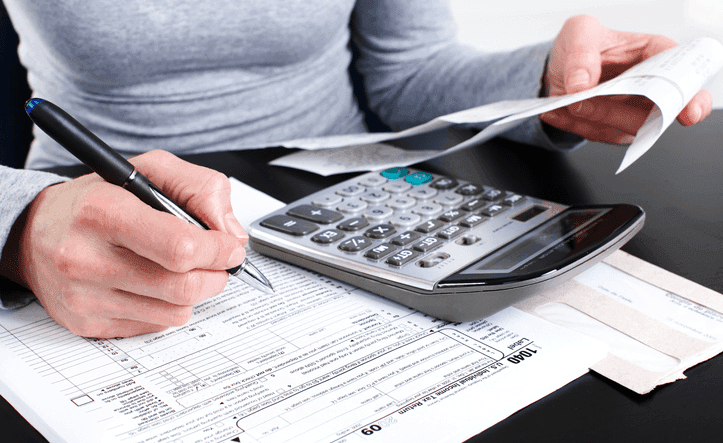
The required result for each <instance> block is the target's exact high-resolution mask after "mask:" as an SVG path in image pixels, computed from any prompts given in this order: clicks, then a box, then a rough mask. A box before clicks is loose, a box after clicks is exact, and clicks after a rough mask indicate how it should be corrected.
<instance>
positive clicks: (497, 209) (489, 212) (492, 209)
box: [480, 205, 507, 217]
mask: <svg viewBox="0 0 723 443" xmlns="http://www.w3.org/2000/svg"><path fill="white" fill-rule="evenodd" d="M506 210H507V208H505V207H504V206H501V205H489V206H488V207H486V208H484V209H483V210H482V211H480V214H482V215H486V216H487V217H494V216H495V215H497V214H499V213H501V212H504V211H506Z"/></svg>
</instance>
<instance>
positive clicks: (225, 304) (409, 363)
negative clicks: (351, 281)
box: [0, 181, 607, 443]
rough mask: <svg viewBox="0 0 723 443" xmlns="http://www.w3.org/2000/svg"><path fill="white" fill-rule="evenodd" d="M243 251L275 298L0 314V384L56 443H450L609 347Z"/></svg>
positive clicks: (227, 297)
mask: <svg viewBox="0 0 723 443" xmlns="http://www.w3.org/2000/svg"><path fill="white" fill-rule="evenodd" d="M233 186H234V189H235V190H234V191H232V199H233V201H234V204H235V206H236V207H239V206H238V205H237V203H238V201H239V199H240V198H241V199H244V198H249V197H248V195H249V194H247V193H246V191H243V190H242V193H241V194H238V187H239V185H238V182H236V181H234V185H233ZM239 195H241V197H239ZM253 198H254V202H255V203H256V202H258V205H254V206H256V207H266V208H268V207H269V206H268V205H266V206H265V205H264V203H263V202H261V201H259V197H258V195H257V196H256V197H253ZM242 201H243V200H242ZM246 201H248V200H246ZM271 206H273V204H271ZM240 215H245V216H247V217H253V218H255V217H257V216H261V215H263V213H254V214H240ZM240 218H241V220H242V223H244V222H245V220H244V218H243V217H240ZM249 255H250V259H251V260H253V262H254V264H255V265H256V266H257V267H259V269H260V270H261V271H262V272H263V273H264V274H265V275H266V276H267V277H269V279H270V280H272V281H273V282H274V286H275V288H276V293H275V294H273V295H266V294H263V293H261V292H259V291H257V290H255V289H253V288H250V287H249V286H247V285H243V284H240V283H238V284H237V283H235V282H234V281H231V282H229V285H228V286H227V287H226V288H225V290H224V291H223V292H222V293H221V294H220V295H219V296H217V297H215V298H212V299H210V300H207V301H204V302H202V303H199V304H198V305H197V306H195V308H194V312H193V316H192V318H191V320H190V321H189V322H188V324H187V325H185V326H183V327H179V328H173V329H169V330H167V331H164V332H162V333H157V334H148V335H144V336H140V337H133V338H123V339H111V340H94V339H86V338H81V337H78V336H75V335H73V334H71V333H70V332H69V331H67V330H66V329H64V328H62V327H61V326H59V325H57V324H56V323H55V322H54V321H53V320H52V319H50V318H49V317H48V316H47V314H46V313H45V311H44V310H43V309H42V307H40V306H39V305H38V304H36V303H33V304H31V305H30V306H28V307H26V308H23V309H20V310H17V311H2V312H0V393H2V395H3V396H4V397H5V398H6V399H7V400H8V401H9V402H11V403H12V404H13V406H15V408H16V409H18V410H19V412H20V413H22V414H23V415H24V416H25V417H26V418H27V419H28V421H30V423H31V424H33V426H35V427H36V428H37V429H38V430H39V431H40V432H41V433H42V434H43V435H45V436H46V438H48V439H49V440H50V441H53V442H56V441H57V442H68V443H70V442H96V441H98V442H137V443H140V442H144V443H161V442H172V443H190V442H259V443H260V442H264V443H265V442H288V441H294V442H307V441H308V442H317V441H318V442H364V441H372V440H373V441H375V442H400V441H435V442H445V441H450V442H454V441H463V440H464V439H467V438H469V437H471V436H473V435H475V434H477V433H479V432H481V431H482V430H484V429H485V428H487V427H489V426H491V425H493V424H494V423H497V422H499V421H500V420H502V419H504V418H505V417H507V416H509V415H511V414H512V413H514V412H515V411H517V410H519V409H521V408H523V407H525V406H526V405H528V404H530V403H532V402H534V401H536V400H538V399H540V398H542V397H544V396H545V395H547V394H548V393H550V392H552V391H554V390H556V389H558V388H560V387H562V386H564V385H565V384H567V383H568V382H570V381H571V380H574V379H575V378H577V377H579V376H580V375H582V374H584V373H585V372H587V370H588V368H589V367H590V366H592V365H593V364H594V363H596V362H597V361H599V360H600V359H601V358H603V356H604V355H605V354H606V352H607V347H606V346H605V345H603V344H601V343H600V342H599V341H596V340H593V339H589V338H586V337H585V336H583V335H581V334H577V333H574V332H570V331H568V330H565V329H563V328H561V327H559V326H556V325H554V324H552V323H550V322H547V321H545V320H542V319H540V318H538V317H535V316H533V315H530V314H526V313H524V312H522V311H519V310H517V309H514V308H509V309H506V310H504V311H502V312H500V313H498V314H496V315H494V316H492V317H489V318H486V319H480V320H477V321H474V322H468V323H460V324H451V323H447V322H443V321H440V320H437V319H434V318H431V317H428V316H426V315H423V314H421V313H419V312H415V311H413V310H410V309H409V308H405V307H402V306H400V305H397V304H395V303H393V302H390V301H388V300H385V299H382V298H381V297H377V296H375V295H372V294H370V293H367V292H364V291H361V290H358V289H355V288H353V287H351V286H348V285H345V284H342V283H340V282H337V281H334V280H331V279H329V278H327V277H324V276H320V275H317V274H313V273H309V272H306V271H303V270H300V269H298V268H295V267H292V266H288V265H286V264H282V263H280V262H277V261H274V260H272V259H269V258H265V257H263V256H260V255H257V254H255V253H253V252H252V251H249Z"/></svg>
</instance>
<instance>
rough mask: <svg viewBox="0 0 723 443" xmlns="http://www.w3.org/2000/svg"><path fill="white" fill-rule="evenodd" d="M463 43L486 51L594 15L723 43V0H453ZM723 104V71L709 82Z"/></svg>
mask: <svg viewBox="0 0 723 443" xmlns="http://www.w3.org/2000/svg"><path fill="white" fill-rule="evenodd" d="M449 1H450V4H451V7H452V12H453V13H454V15H455V18H456V20H457V23H458V27H459V37H460V40H462V42H464V43H467V44H469V45H472V46H475V47H478V48H481V49H484V50H486V51H495V50H505V49H514V48H518V47H520V46H524V45H527V44H532V43H537V42H541V41H545V40H552V39H554V38H555V36H556V35H557V33H558V31H559V30H560V28H561V27H562V25H563V23H564V22H565V20H566V19H567V18H569V17H571V16H573V15H577V14H590V15H593V16H595V17H597V18H598V19H599V20H600V22H601V23H602V24H603V25H604V26H606V27H608V28H611V29H616V30H620V31H631V32H645V33H651V34H664V35H667V36H668V37H671V38H673V39H674V40H676V41H678V42H684V41H687V40H692V39H694V38H697V37H704V36H707V37H712V38H715V39H717V40H718V41H720V42H722V43H723V0H546V1H531V0H527V1H525V0H502V1H499V0H495V1H492V0H449ZM706 89H708V90H709V91H710V92H711V93H712V94H713V106H714V108H717V109H721V108H723V71H721V72H719V73H718V75H717V76H715V77H714V78H713V79H712V80H711V81H710V82H709V83H708V84H707V85H706Z"/></svg>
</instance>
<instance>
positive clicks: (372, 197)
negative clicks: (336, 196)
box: [359, 190, 391, 204]
mask: <svg viewBox="0 0 723 443" xmlns="http://www.w3.org/2000/svg"><path fill="white" fill-rule="evenodd" d="M390 196H391V194H389V193H388V192H384V191H379V190H373V191H369V192H367V193H366V194H362V195H361V196H360V197H359V198H360V199H362V200H364V201H365V202H368V203H371V204H377V203H381V202H383V201H384V200H387V199H389V197H390Z"/></svg>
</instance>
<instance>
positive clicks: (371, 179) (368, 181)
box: [359, 174, 387, 188]
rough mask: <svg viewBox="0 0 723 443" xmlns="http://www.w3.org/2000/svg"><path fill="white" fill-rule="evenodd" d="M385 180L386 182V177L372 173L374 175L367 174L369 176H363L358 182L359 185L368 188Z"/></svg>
mask: <svg viewBox="0 0 723 443" xmlns="http://www.w3.org/2000/svg"><path fill="white" fill-rule="evenodd" d="M386 182H387V179H386V178H384V177H382V176H381V175H376V174H374V175H369V176H367V177H364V178H362V179H361V180H359V184H360V185H362V186H366V187H369V188H373V187H376V186H381V185H383V184H384V183H386Z"/></svg>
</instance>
